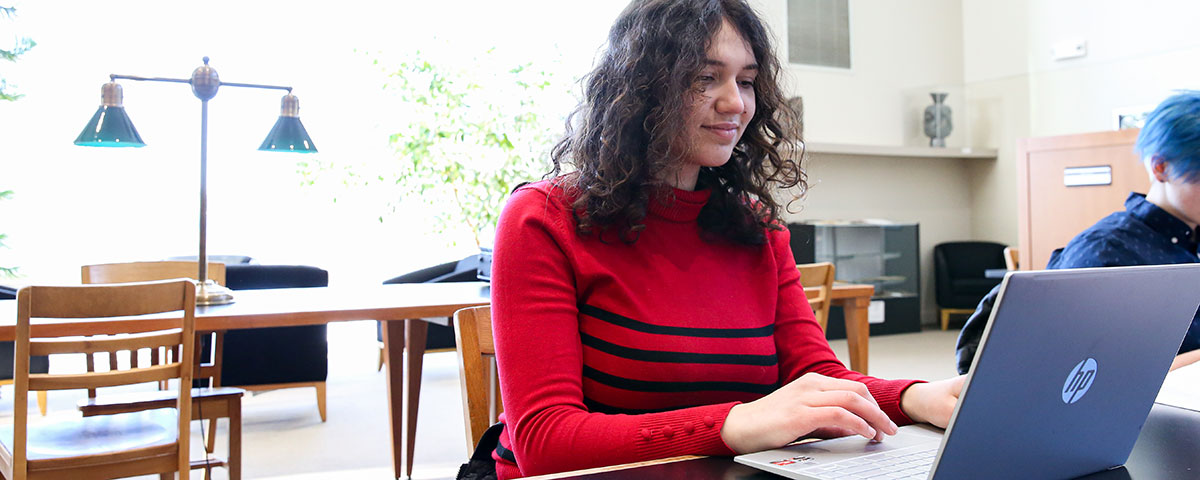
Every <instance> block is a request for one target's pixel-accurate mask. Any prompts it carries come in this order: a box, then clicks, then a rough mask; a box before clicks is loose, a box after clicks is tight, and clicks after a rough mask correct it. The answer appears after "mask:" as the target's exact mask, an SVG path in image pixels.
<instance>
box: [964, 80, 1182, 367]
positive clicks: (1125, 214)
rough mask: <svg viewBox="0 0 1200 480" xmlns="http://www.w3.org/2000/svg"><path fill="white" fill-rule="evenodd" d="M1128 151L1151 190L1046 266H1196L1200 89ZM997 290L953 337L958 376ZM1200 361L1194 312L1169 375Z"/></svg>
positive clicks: (1154, 115) (1151, 122)
mask: <svg viewBox="0 0 1200 480" xmlns="http://www.w3.org/2000/svg"><path fill="white" fill-rule="evenodd" d="M1134 152H1135V153H1137V154H1138V157H1139V158H1140V159H1141V161H1142V163H1143V165H1144V166H1145V167H1146V174H1147V175H1149V177H1150V190H1149V191H1148V192H1147V193H1146V194H1145V195H1143V194H1140V193H1136V192H1131V193H1130V194H1129V197H1128V198H1126V199H1125V210H1124V211H1117V212H1113V213H1112V214H1109V215H1108V216H1107V217H1104V218H1103V219H1101V220H1100V221H1099V222H1096V224H1095V225H1092V226H1091V227H1089V228H1088V229H1087V230H1084V231H1083V232H1081V233H1080V234H1079V235H1076V236H1075V238H1073V239H1071V241H1070V242H1069V243H1067V246H1066V247H1064V248H1061V249H1059V250H1056V251H1055V252H1054V253H1053V254H1052V255H1051V256H1050V262H1049V263H1048V264H1047V265H1046V268H1048V269H1058V268H1086V267H1118V266H1129V265H1165V264H1178V263H1200V256H1197V253H1198V252H1197V246H1198V245H1200V243H1198V241H1197V240H1198V239H1197V237H1198V235H1197V233H1196V228H1197V224H1200V91H1183V92H1179V93H1177V94H1175V95H1172V96H1171V97H1170V98H1167V99H1166V100H1164V101H1163V102H1162V103H1160V104H1159V105H1158V106H1157V107H1155V109H1154V111H1153V112H1151V113H1150V115H1149V116H1147V117H1146V123H1145V126H1143V127H1142V131H1141V132H1140V133H1139V134H1138V139H1137V143H1135V144H1134ZM999 289H1000V287H999V286H997V287H996V288H995V289H993V290H992V291H991V292H990V293H988V295H987V296H985V297H984V298H983V300H982V301H980V303H979V307H977V308H976V309H975V313H973V314H972V315H971V317H970V318H969V319H967V324H966V325H965V326H963V330H962V333H960V334H959V336H958V344H957V346H956V354H957V357H958V371H959V373H966V372H967V370H968V369H970V368H971V360H972V359H973V358H974V357H975V350H976V348H977V347H978V346H979V338H980V337H981V336H982V335H983V329H984V327H985V326H986V325H987V321H988V318H990V317H991V313H992V304H993V302H995V300H996V295H997V294H998V293H999ZM1198 360H1200V311H1198V312H1197V313H1196V317H1195V318H1193V319H1192V326H1191V328H1189V329H1188V332H1187V336H1186V337H1184V339H1183V344H1182V345H1180V347H1179V355H1178V356H1176V357H1175V361H1174V362H1173V363H1172V364H1171V369H1172V370H1174V369H1176V368H1179V367H1181V366H1184V365H1188V364H1191V363H1195V362H1196V361H1198Z"/></svg>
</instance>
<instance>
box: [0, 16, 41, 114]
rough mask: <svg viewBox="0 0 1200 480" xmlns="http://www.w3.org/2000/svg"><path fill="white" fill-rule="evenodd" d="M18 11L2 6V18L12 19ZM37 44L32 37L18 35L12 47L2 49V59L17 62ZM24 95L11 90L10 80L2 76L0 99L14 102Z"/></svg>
mask: <svg viewBox="0 0 1200 480" xmlns="http://www.w3.org/2000/svg"><path fill="white" fill-rule="evenodd" d="M16 13H17V9H16V8H13V7H3V6H0V18H4V19H8V20H11V19H12V18H13V17H14V16H16ZM35 46H37V43H36V42H34V41H33V40H32V39H30V38H27V37H17V38H16V39H14V40H13V46H12V47H7V48H3V49H0V60H5V61H9V62H15V61H17V58H20V56H21V55H24V54H25V53H26V52H28V51H29V50H31V49H33V47H35ZM22 96H23V95H21V94H19V93H13V92H12V91H11V90H10V86H9V84H8V81H6V80H5V79H3V78H0V101H5V102H12V101H16V100H17V99H19V98H21V97H22Z"/></svg>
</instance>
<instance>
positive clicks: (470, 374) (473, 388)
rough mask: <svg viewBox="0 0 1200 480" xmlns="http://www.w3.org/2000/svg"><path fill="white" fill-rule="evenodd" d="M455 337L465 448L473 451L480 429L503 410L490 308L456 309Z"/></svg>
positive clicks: (495, 418) (489, 423)
mask: <svg viewBox="0 0 1200 480" xmlns="http://www.w3.org/2000/svg"><path fill="white" fill-rule="evenodd" d="M454 337H455V339H456V340H457V341H458V373H459V378H460V381H461V383H462V398H463V411H464V417H465V418H464V420H465V423H466V427H467V450H472V449H474V447H475V444H476V443H479V439H480V437H482V436H483V432H484V431H486V430H487V428H488V426H489V425H491V424H493V423H496V421H497V419H498V418H499V417H500V413H501V412H503V411H504V405H503V403H502V402H501V401H500V378H499V375H498V374H497V373H498V372H497V371H496V369H495V363H496V362H495V359H496V348H495V346H494V345H493V343H492V307H490V306H482V307H471V308H464V309H462V310H459V311H457V312H455V313H454ZM489 380H490V381H489Z"/></svg>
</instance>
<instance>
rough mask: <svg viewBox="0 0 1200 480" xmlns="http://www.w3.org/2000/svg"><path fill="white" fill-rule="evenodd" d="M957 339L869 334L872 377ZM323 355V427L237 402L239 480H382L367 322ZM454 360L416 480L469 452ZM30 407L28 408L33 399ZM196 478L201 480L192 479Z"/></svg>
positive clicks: (271, 405)
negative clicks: (239, 413) (325, 358)
mask: <svg viewBox="0 0 1200 480" xmlns="http://www.w3.org/2000/svg"><path fill="white" fill-rule="evenodd" d="M956 334H957V332H955V331H949V332H942V331H937V330H929V331H925V332H921V333H916V334H905V335H890V336H881V337H872V338H871V355H870V367H871V373H872V374H873V375H876V376H881V377H885V378H924V379H939V378H945V377H949V376H952V375H954V340H955V336H956ZM832 345H833V348H834V351H835V352H837V354H838V356H839V358H846V342H845V341H834V342H832ZM329 350H330V365H329V383H328V393H327V395H328V417H329V418H328V422H325V423H321V421H320V418H319V417H318V415H317V408H316V403H315V397H314V394H313V391H312V390H311V389H292V390H279V391H273V392H266V393H260V394H257V395H254V396H252V397H248V398H246V399H245V400H244V403H243V410H244V411H243V415H244V417H245V418H244V420H243V439H242V442H243V445H244V447H243V458H244V459H245V460H244V467H243V478H247V479H263V478H265V479H273V480H285V479H286V480H319V479H376V478H378V479H383V478H388V475H389V474H390V472H391V460H390V456H389V445H388V441H387V428H388V427H387V419H388V417H387V410H386V409H385V404H386V391H385V387H384V375H383V373H382V372H378V371H376V370H375V366H376V360H377V358H378V351H377V346H376V343H375V326H374V323H373V322H349V323H341V324H333V325H331V326H330V329H329ZM67 361H68V362H69V361H70V360H67ZM455 362H456V359H455V356H454V354H453V353H433V354H429V355H427V356H426V359H425V368H424V377H423V380H422V384H423V388H422V394H421V410H420V418H419V420H418V433H417V452H416V467H415V469H414V471H413V477H414V478H417V479H441V478H452V477H453V476H454V474H455V473H456V472H457V470H458V465H459V464H460V463H462V462H463V461H464V460H465V459H466V457H467V455H468V449H467V445H466V440H465V439H464V433H463V424H462V400H461V397H460V395H459V385H458V371H457V367H456V365H455ZM52 368H54V369H56V370H57V369H58V368H59V364H58V363H54V364H53V365H52ZM63 368H65V367H63ZM80 396H82V392H79V393H78V394H74V392H51V394H50V403H51V410H52V413H51V416H50V417H49V418H51V419H52V418H61V417H62V416H68V415H76V413H75V410H74V404H75V401H76V400H77V399H78V398H79V397H80ZM0 397H2V398H3V401H0V421H3V420H7V418H11V415H12V404H11V403H10V400H9V399H11V398H12V387H10V386H6V387H3V389H0ZM30 408H31V409H33V408H36V406H35V404H34V402H33V397H32V396H31V397H30ZM35 411H36V410H35ZM3 417H7V418H3ZM198 428H199V424H198V423H197V424H194V427H193V429H194V430H198ZM224 432H225V427H224V426H223V425H222V426H221V427H219V434H218V445H217V451H218V453H220V452H223V451H224V449H225V444H224V436H223V434H224ZM195 438H196V440H194V442H193V445H194V446H195V448H194V449H193V452H194V457H198V456H199V455H200V447H199V439H198V436H196V437H195ZM153 478H157V477H153ZM196 478H200V477H199V472H197V473H196ZM214 478H217V479H224V478H226V476H225V472H224V471H223V470H221V469H216V470H215V471H214Z"/></svg>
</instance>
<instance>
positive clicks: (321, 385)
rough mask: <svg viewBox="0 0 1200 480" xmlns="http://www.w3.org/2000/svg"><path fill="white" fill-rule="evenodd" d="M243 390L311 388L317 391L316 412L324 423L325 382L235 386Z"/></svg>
mask: <svg viewBox="0 0 1200 480" xmlns="http://www.w3.org/2000/svg"><path fill="white" fill-rule="evenodd" d="M236 386H237V387H238V388H241V389H243V390H249V391H252V392H265V391H268V390H281V389H284V388H303V387H313V388H316V389H317V411H318V413H320V414H321V422H322V423H324V422H325V382H297V383H272V384H267V385H236Z"/></svg>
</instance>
